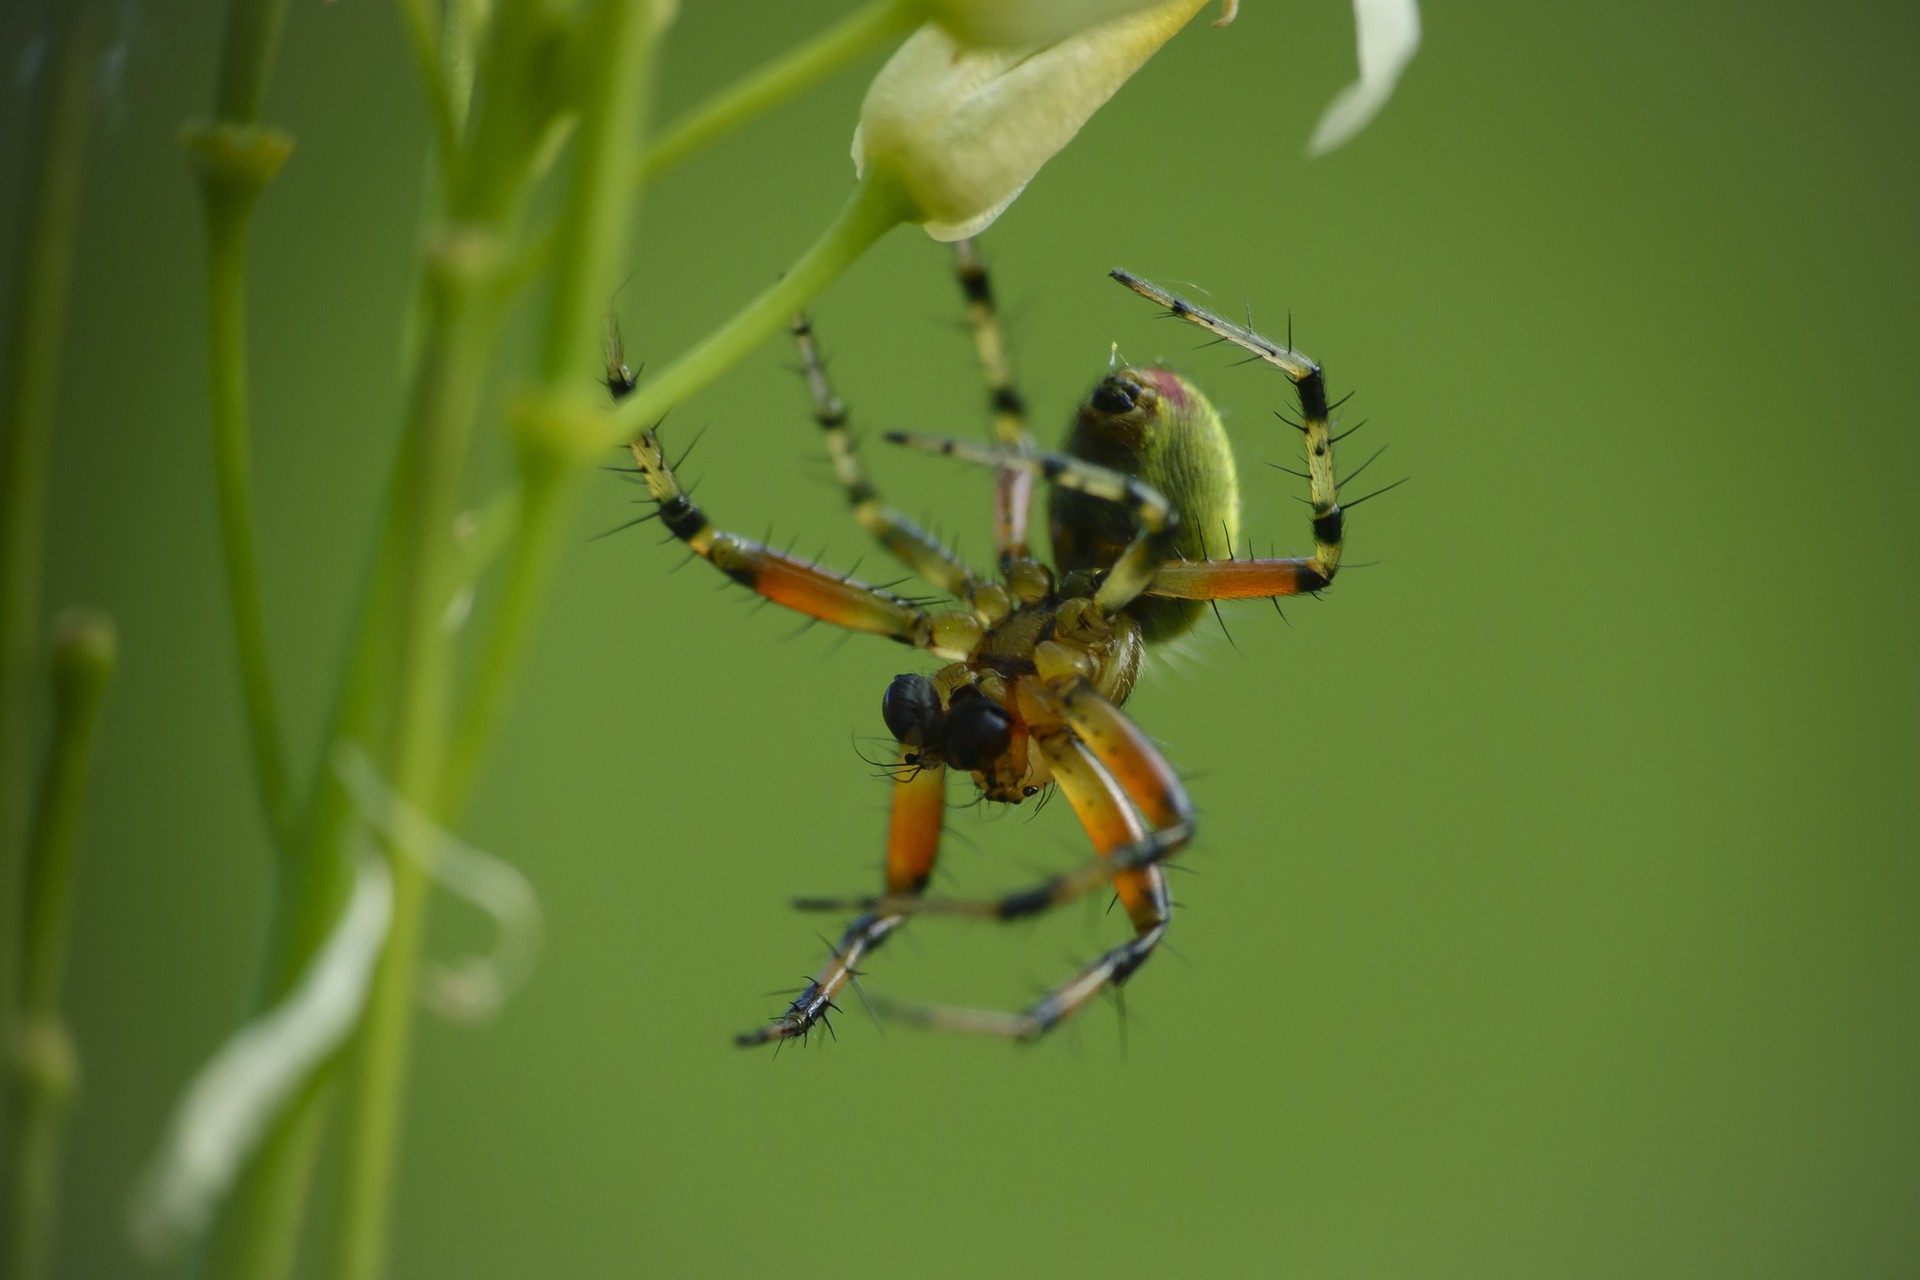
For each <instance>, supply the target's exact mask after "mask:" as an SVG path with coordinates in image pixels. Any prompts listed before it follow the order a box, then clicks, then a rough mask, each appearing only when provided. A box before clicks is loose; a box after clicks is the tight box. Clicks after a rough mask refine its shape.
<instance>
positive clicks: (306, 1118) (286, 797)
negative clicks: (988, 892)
mask: <svg viewBox="0 0 1920 1280" xmlns="http://www.w3.org/2000/svg"><path fill="white" fill-rule="evenodd" d="M286 15H287V0H231V2H230V4H229V5H228V8H227V25H226V30H225V33H224V35H223V37H222V39H221V47H220V70H219V78H218V81H217V83H216V85H215V88H214V96H213V119H212V120H211V121H210V122H207V123H204V124H197V125H190V126H188V129H187V131H186V134H185V137H184V141H185V142H186V145H187V149H188V151H189V154H190V155H191V157H192V159H193V162H194V167H195V170H196V172H197V173H198V175H199V178H200V183H201V192H202V197H203V201H204V203H205V206H206V210H207V234H208V248H209V253H208V263H207V271H208V317H207V336H208V372H209V385H210V388H211V391H212V401H211V404H212V430H213V441H214V466H215V482H216V493H217V496H218V499H219V504H220V527H221V550H222V555H223V558H224V561H225V565H226V573H227V593H228V597H229V604H230V607H231V608H232V610H233V623H234V640H235V649H236V654H237V656H238V660H239V663H240V683H241V694H242V696H243V698H244V699H245V700H246V704H247V718H248V726H249V733H250V735H251V737H252V742H253V755H254V769H255V776H256V779H257V785H258V788H259V791H260V797H261V804H262V807H263V808H264V809H265V811H266V814H267V823H268V827H269V829H270V830H271V832H272V835H273V837H274V840H275V843H276V847H277V849H278V850H279V853H280V863H279V866H278V868H277V870H278V872H279V874H278V875H277V876H276V878H275V881H274V907H273V916H274V919H275V922H276V924H275V927H274V929H273V930H272V933H271V936H270V937H269V940H268V950H267V954H266V959H265V962H264V963H263V965H262V973H261V978H260V980H259V981H258V982H257V983H256V984H255V985H256V988H257V997H256V998H258V999H262V1000H266V999H271V998H272V997H273V996H274V995H275V994H277V993H278V992H279V991H280V990H282V989H283V988H284V984H285V982H286V981H287V980H288V979H285V978H283V977H281V976H279V975H278V974H277V973H276V972H274V970H275V969H276V968H277V967H278V966H279V964H280V958H279V957H278V956H276V955H275V952H276V951H277V950H278V949H279V944H280V943H281V941H282V939H283V937H284V934H285V931H286V930H287V928H288V927H289V922H290V921H291V920H292V919H293V917H294V916H295V915H296V911H297V905H298V902H299V899H298V898H297V897H296V895H297V894H298V893H300V892H301V890H302V888H303V887H304V884H303V882H304V881H306V880H308V879H310V878H313V871H314V868H313V867H312V866H310V865H300V864H296V862H295V844H296V839H295V832H294V830H293V817H292V796H291V793H290V790H289V788H288V786H287V783H286V765H285V758H284V756H282V755H281V754H280V753H281V750H282V743H281V738H280V734H279V729H278V722H277V719H276V717H275V714H274V709H273V701H272V682H271V679H270V675H269V672H270V668H269V666H268V663H267V657H266V646H265V639H264V637H265V631H266V629H265V626H264V623H263V621H262V615H261V602H260V589H259V577H258V572H257V568H256V557H255V555H254V544H253V510H252V507H253V502H252V490H251V483H250V476H249V473H248V466H247V455H248V448H247V416H246V387H247V383H246V375H247V367H246V347H245V340H246V310H245V306H246V295H245V276H244V270H245V250H246V226H247V222H248V219H249V216H250V214H251V211H252V208H253V205H254V203H255V202H256V201H257V200H258V198H259V194H260V190H261V189H262V188H263V187H264V186H265V184H266V183H267V182H268V181H269V180H270V179H271V178H272V175H273V173H274V172H277V171H278V169H279V166H280V164H281V163H282V162H284V160H285V159H286V152H287V149H288V148H289V147H290V146H291V142H290V141H289V140H288V139H287V138H286V137H285V136H284V135H281V134H277V133H275V132H273V131H271V130H266V129H262V128H259V127H258V125H259V120H260V113H261V109H262V107H263V105H264V103H265V101H266V93H267V81H268V79H269V78H270V77H271V75H272V72H273V64H274V59H275V56H276V55H277V54H278V52H279V46H280V33H281V29H282V27H283V26H284V25H285V22H286ZM276 153H277V154H276ZM226 222H231V223H232V224H233V225H232V226H231V227H223V226H222V225H221V224H222V223H226ZM276 779H277V781H276ZM321 874H322V875H323V876H324V875H325V874H326V873H325V872H324V871H323V872H322V873H321ZM308 896H309V897H319V895H313V894H309V895H308ZM322 901H323V903H324V899H323V900H322ZM324 905H327V906H334V905H337V902H336V903H325V904H324ZM324 1096H325V1093H324V1090H322V1089H318V1088H316V1089H312V1090H309V1091H308V1092H307V1093H306V1094H304V1095H303V1096H302V1097H301V1099H300V1100H299V1101H298V1102H296V1103H295V1104H294V1106H293V1108H292V1109H291V1111H290V1113H289V1115H288V1116H287V1117H286V1118H285V1119H284V1120H283V1122H282V1124H281V1125H279V1126H277V1127H276V1130H275V1132H274V1133H273V1134H272V1135H271V1136H269V1138H268V1139H267V1141H266V1143H265V1144H264V1145H263V1147H262V1149H261V1151H260V1152H259V1153H258V1154H257V1155H256V1157H255V1159H254V1163H253V1165H252V1167H250V1168H249V1169H248V1170H247V1171H246V1172H245V1173H244V1174H243V1175H242V1177H241V1181H240V1184H239V1186H238V1187H237V1188H236V1189H235V1192H234V1194H233V1195H232V1197H231V1198H230V1200H229V1202H228V1203H227V1205H226V1206H224V1207H223V1209H222V1213H221V1218H220V1222H219V1224H218V1226H217V1227H216V1229H215V1233H214V1236H213V1239H212V1240H211V1241H210V1242H209V1247H208V1251H207V1252H206V1253H205V1254H203V1255H202V1256H201V1258H200V1260H199V1262H200V1266H201V1269H202V1270H204V1271H207V1272H210V1273H211V1274H214V1275H219V1276H227V1277H246V1278H247V1280H273V1278H274V1277H278V1276H284V1275H287V1274H289V1273H290V1272H291V1271H292V1268H293V1257H294V1251H295V1248H296V1246H297V1244H298V1239H299V1225H300V1219H301V1213H302V1209H303V1208H304V1206H305V1203H306V1191H307V1182H308V1179H307V1171H308V1170H309V1169H310V1168H311V1160H312V1153H313V1152H314V1150H315V1149H316V1148H317V1146H318V1140H319V1134H320V1128H321V1125H320V1121H321V1119H322V1115H321V1111H320V1108H319V1102H320V1100H321V1099H322V1098H323V1097H324Z"/></svg>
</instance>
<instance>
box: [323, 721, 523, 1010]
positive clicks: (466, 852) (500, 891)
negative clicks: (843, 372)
mask: <svg viewBox="0 0 1920 1280" xmlns="http://www.w3.org/2000/svg"><path fill="white" fill-rule="evenodd" d="M333 767H334V771H335V773H337V774H338V775H339V778H340V782H341V785H343V786H344V787H346V789H347V794H348V795H350V796H352V797H353V803H354V807H355V808H356V809H358V810H359V812H360V815H361V817H363V818H365V819H366V822H367V825H368V826H370V827H372V828H373V830H374V831H375V832H376V833H377V834H378V835H379V836H380V837H381V839H383V840H385V841H386V842H387V844H388V845H390V846H391V847H392V848H394V849H396V850H398V851H399V852H400V853H401V854H402V855H403V856H405V857H409V858H411V859H413V860H414V861H415V862H417V863H418V864H419V865H420V866H421V868H422V869H423V870H425V871H426V873H427V874H428V875H429V876H431V877H433V880H434V882H435V883H436V884H438V885H439V886H440V887H441V888H443V889H446V890H447V891H448V892H450V893H452V894H454V895H455V896H456V897H460V898H464V899H465V900H466V901H467V902H469V903H471V904H472V905H473V906H475V907H477V908H478V909H479V910H480V911H482V912H484V913H485V914H486V915H488V916H490V917H491V918H492V919H493V922H494V926H495V928H496V930H497V936H496V942H495V945H494V949H493V951H492V953H491V954H489V955H484V956H480V955H473V956H462V957H460V958H459V959H457V960H455V961H452V962H447V963H442V962H438V961H435V962H430V963H429V966H428V969H427V976H426V979H425V981H424V982H423V984H422V986H421V990H420V998H421V1000H422V1001H423V1002H424V1003H425V1004H426V1005H427V1007H428V1008H430V1009H432V1010H433V1011H434V1012H435V1013H437V1014H439V1015H440V1016H441V1017H443V1018H445V1019H447V1020H448V1021H449V1022H479V1021H482V1020H484V1019H486V1018H490V1017H492V1016H493V1015H494V1014H496V1013H498V1012H499V1011H500V1006H501V1005H503V1004H505V1003H506V1000H507V997H508V996H510V995H512V994H513V993H514V992H515V991H517V990H519V989H520V988H521V987H522V986H524V985H525V984H526V981H527V978H528V977H529V976H531V975H532V973H533V969H534V964H535V962H536V961H537V960H538V958H539V955H540V935H541V931H542V927H543V926H542V919H541V914H540V899H539V897H538V896H537V895H536V894H535V893H534V891H533V886H532V885H531V884H529V883H528V882H527V878H526V876H524V875H522V874H521V873H520V871H519V870H518V869H517V868H516V867H514V866H513V864H511V863H509V862H507V861H505V860H504V859H502V858H498V857H495V856H494V855H493V854H491V853H487V852H486V851H484V850H482V849H476V848H474V847H473V846H472V845H470V844H467V843H466V842H465V841H463V840H461V839H460V838H459V837H458V836H456V835H454V834H453V833H452V832H451V831H448V830H447V829H446V828H445V827H443V826H441V825H440V824H439V823H437V822H435V821H434V820H433V819H432V818H430V817H428V816H427V815H426V814H424V813H422V812H421V811H420V810H419V809H416V808H415V807H414V806H413V805H411V804H409V803H408V802H407V801H406V799H405V798H404V797H402V796H400V795H398V794H396V793H395V792H394V790H393V788H392V787H390V786H388V785H387V782H386V779H384V778H382V777H381V776H380V771H379V770H378V769H376V768H374V765H373V761H372V760H370V759H368V758H367V754H366V752H364V751H362V750H360V749H359V748H358V747H354V746H343V747H342V748H341V749H340V750H339V751H338V752H336V754H335V756H334V766H333Z"/></svg>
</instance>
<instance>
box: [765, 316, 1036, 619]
mask: <svg viewBox="0 0 1920 1280" xmlns="http://www.w3.org/2000/svg"><path fill="white" fill-rule="evenodd" d="M793 344H794V346H795V347H797V348H798V349H799V352H800V364H801V367H802V369H803V371H804V372H805V373H806V377H807V391H808V394H809V395H810V396H811V397H812V400H813V420H814V422H815V423H816V424H818V425H819V427H820V430H821V431H822V433H824V434H825V436H826V439H827V456H828V457H829V458H831V459H832V460H833V474H834V478H835V479H836V480H838V481H839V482H840V488H841V490H842V491H843V492H844V493H845V494H846V496H847V505H848V506H849V507H851V508H852V509H853V518H854V519H856V520H858V521H859V522H860V527H861V528H863V529H865V530H866V531H867V532H868V533H870V534H872V535H873V537H874V540H875V541H877V542H878V543H879V544H880V545H881V546H882V547H884V548H886V550H887V551H888V552H889V553H890V554H892V555H893V556H894V557H895V558H896V559H898V560H899V561H900V562H901V563H902V564H904V565H906V566H907V568H909V569H911V570H913V572H914V573H916V574H918V575H919V576H920V577H921V578H923V579H925V580H926V581H927V582H930V583H932V584H933V585H934V586H936V587H938V588H940V590H942V591H944V592H946V593H947V594H948V595H950V596H952V597H953V598H954V599H956V600H959V601H960V602H962V603H963V604H966V605H967V606H969V607H972V606H973V605H974V603H975V595H976V593H977V592H978V590H979V587H980V583H979V580H978V578H977V576H976V575H975V574H974V572H973V570H971V569H969V568H968V567H967V566H966V564H965V563H964V562H963V561H962V560H961V559H960V557H958V556H956V555H955V554H954V553H953V552H952V551H950V550H948V549H947V548H946V547H945V546H942V545H941V543H940V541H939V539H937V538H935V537H934V536H933V535H932V534H930V533H928V532H927V531H926V530H924V529H922V528H920V527H919V526H918V525H916V524H914V523H913V522H912V521H911V520H908V519H907V518H906V517H905V516H903V515H901V514H900V513H899V512H898V511H896V510H894V509H893V508H892V507H889V506H887V505H886V504H885V503H883V502H882V501H881V500H880V494H879V491H878V490H877V489H875V488H874V487H873V484H872V482H871V481H869V480H868V479H867V476H866V472H865V470H864V469H863V468H862V467H861V465H860V456H859V453H858V451H857V450H856V449H855V447H854V442H853V433H852V432H850V431H849V430H848V429H847V406H846V404H845V403H844V402H842V401H841V399H840V397H839V396H837V395H835V394H834V391H833V384H832V383H831V382H830V381H829V380H828V379H827V370H826V366H825V365H824V364H823V363H822V362H821V359H820V346H819V344H818V343H817V342H815V341H814V338H813V326H812V324H811V323H810V322H809V321H808V319H807V317H806V316H805V314H801V315H798V316H795V317H794V319H793ZM999 616H1005V610H1004V609H1003V610H1001V611H1000V615H999ZM998 620H999V617H994V618H992V619H991V621H998Z"/></svg>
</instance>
